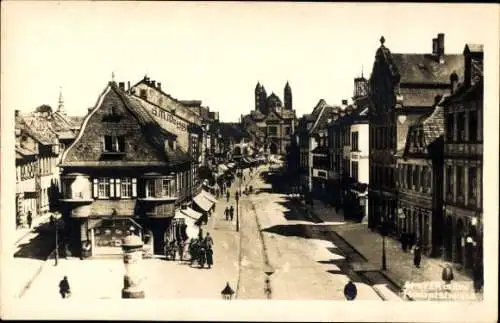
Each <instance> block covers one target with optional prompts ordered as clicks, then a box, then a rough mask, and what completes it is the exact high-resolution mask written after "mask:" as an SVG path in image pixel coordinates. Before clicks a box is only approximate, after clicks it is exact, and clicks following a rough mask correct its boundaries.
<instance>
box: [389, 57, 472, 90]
mask: <svg viewBox="0 0 500 323" xmlns="http://www.w3.org/2000/svg"><path fill="white" fill-rule="evenodd" d="M443 59H444V62H443V63H440V62H439V59H438V58H437V57H436V56H435V55H431V54H392V63H393V64H394V65H395V66H396V68H397V70H398V72H399V75H400V76H401V79H400V82H401V83H426V84H436V83H441V84H449V83H450V75H451V74H452V73H453V72H455V73H457V75H458V76H459V78H460V77H463V70H464V56H463V55H462V54H445V55H444V56H443Z"/></svg>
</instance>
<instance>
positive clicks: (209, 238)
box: [203, 232, 214, 248]
mask: <svg viewBox="0 0 500 323" xmlns="http://www.w3.org/2000/svg"><path fill="white" fill-rule="evenodd" d="M203 243H204V244H205V247H207V248H212V246H213V245H214V239H213V238H212V236H211V235H210V233H209V232H207V235H206V236H205V239H204V241H203Z"/></svg>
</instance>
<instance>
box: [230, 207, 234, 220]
mask: <svg viewBox="0 0 500 323" xmlns="http://www.w3.org/2000/svg"><path fill="white" fill-rule="evenodd" d="M229 216H230V217H231V222H233V217H234V207H233V206H232V205H231V207H230V208H229Z"/></svg>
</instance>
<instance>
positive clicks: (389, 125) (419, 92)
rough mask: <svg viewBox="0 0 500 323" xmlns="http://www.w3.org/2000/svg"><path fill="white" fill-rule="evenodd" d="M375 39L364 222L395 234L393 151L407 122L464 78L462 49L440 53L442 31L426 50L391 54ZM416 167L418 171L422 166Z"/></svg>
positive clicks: (399, 144)
mask: <svg viewBox="0 0 500 323" xmlns="http://www.w3.org/2000/svg"><path fill="white" fill-rule="evenodd" d="M380 42H381V45H380V47H379V48H378V50H377V52H376V54H375V62H374V64H373V70H372V74H371V77H370V80H369V82H370V96H371V101H372V102H371V103H372V109H370V113H369V114H370V168H371V169H370V184H369V203H368V205H369V207H368V210H369V219H368V226H369V227H370V228H372V229H375V228H377V227H378V226H380V225H381V224H382V223H385V224H387V225H388V226H389V227H390V232H391V234H394V235H396V234H397V203H398V195H397V187H396V182H397V177H396V166H397V152H398V151H401V150H403V149H404V147H405V146H406V141H407V135H408V130H409V129H410V127H411V126H412V125H414V124H416V123H418V121H419V120H421V118H422V116H423V115H424V114H429V113H430V112H432V110H433V109H434V108H435V103H436V101H437V100H439V98H440V97H442V96H443V95H446V94H450V93H451V90H452V84H451V82H450V80H452V79H455V78H463V70H464V58H463V55H462V54H445V48H444V34H438V36H437V38H435V39H433V40H432V53H429V54H398V53H391V51H390V50H389V48H388V47H386V45H385V39H384V37H382V38H381V39H380ZM417 169H418V171H419V172H421V170H422V169H423V167H419V168H417ZM417 178H420V175H418V176H417ZM413 192H415V191H413ZM421 218H422V219H423V216H422V217H421ZM426 223H431V221H430V220H429V221H426ZM420 232H422V231H421V230H417V232H414V233H416V234H418V233H420Z"/></svg>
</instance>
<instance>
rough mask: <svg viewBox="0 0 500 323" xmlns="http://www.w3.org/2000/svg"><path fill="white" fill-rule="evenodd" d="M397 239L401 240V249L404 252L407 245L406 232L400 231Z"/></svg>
mask: <svg viewBox="0 0 500 323" xmlns="http://www.w3.org/2000/svg"><path fill="white" fill-rule="evenodd" d="M399 240H400V241H401V249H403V251H404V252H406V249H407V247H408V238H407V237H406V232H403V233H401V238H400V239H399Z"/></svg>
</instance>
